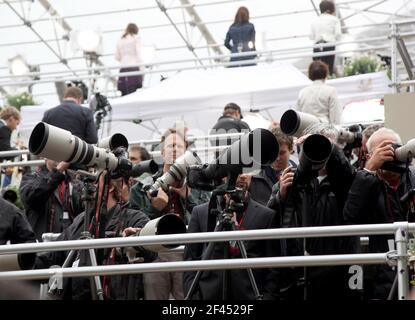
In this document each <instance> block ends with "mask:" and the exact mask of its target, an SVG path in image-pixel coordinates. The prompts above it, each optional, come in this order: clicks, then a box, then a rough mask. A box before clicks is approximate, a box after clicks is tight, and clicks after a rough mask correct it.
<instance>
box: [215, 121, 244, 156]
mask: <svg viewBox="0 0 415 320" xmlns="http://www.w3.org/2000/svg"><path fill="white" fill-rule="evenodd" d="M250 130H251V129H250V128H249V125H248V124H247V123H246V122H244V121H242V120H239V119H235V118H232V117H227V116H221V117H220V118H219V119H218V121H217V122H216V124H215V125H214V126H213V128H212V129H211V131H210V134H225V133H238V132H249V131H250ZM238 140H239V137H236V138H228V139H211V140H210V143H211V144H212V145H213V146H215V147H218V146H228V145H231V144H232V143H234V142H236V141H238ZM219 154H220V151H217V152H216V157H217V156H219Z"/></svg>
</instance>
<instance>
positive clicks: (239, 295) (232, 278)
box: [183, 175, 281, 300]
mask: <svg viewBox="0 0 415 320" xmlns="http://www.w3.org/2000/svg"><path fill="white" fill-rule="evenodd" d="M244 176H245V175H240V176H239V177H238V181H237V187H238V188H241V189H242V190H243V194H244V199H243V205H244V208H243V210H240V211H241V212H234V214H233V217H232V220H233V221H234V223H235V225H236V228H237V229H239V230H254V229H267V228H271V227H277V224H278V221H279V219H276V218H275V212H274V211H273V210H270V209H268V208H266V207H265V206H263V205H261V204H259V203H258V202H255V201H254V200H252V199H250V198H249V193H248V192H247V188H248V185H247V179H246V178H245V177H244ZM226 198H227V196H225V197H224V202H225V201H229V199H226ZM231 201H232V200H231ZM209 205H210V204H209V203H205V204H202V205H199V206H196V207H195V208H194V209H193V211H192V217H191V219H190V222H189V228H188V232H207V231H213V229H214V225H215V222H216V217H215V216H213V215H212V214H210V213H209ZM238 211H239V210H238ZM212 216H213V217H212ZM207 245H208V243H205V244H204V243H194V244H188V245H186V247H185V252H184V258H185V260H187V261H189V260H201V257H202V255H203V253H204V251H205V250H206V247H207ZM244 245H245V248H246V251H247V256H248V258H258V257H274V256H279V255H280V254H281V247H280V242H279V241H278V240H272V241H271V240H253V241H245V242H244ZM225 246H229V257H230V258H241V253H240V250H239V248H238V247H236V245H235V244H233V243H232V242H220V243H218V242H217V243H216V244H215V247H214V250H213V253H212V256H211V257H210V259H224V249H225ZM252 271H253V274H254V278H255V281H256V284H257V286H258V289H259V292H260V294H261V295H263V296H264V298H265V299H274V298H276V297H277V296H278V292H279V290H278V282H279V281H278V273H277V271H276V270H275V269H274V270H272V271H271V270H270V269H252ZM227 272H228V282H227V284H226V285H227V296H226V297H223V292H222V290H223V276H224V271H222V270H219V271H213V270H210V271H204V272H203V273H202V276H201V278H200V281H199V283H198V286H197V289H196V291H195V294H194V295H193V297H191V298H192V299H201V300H214V299H222V298H225V299H229V300H252V299H255V298H256V297H255V295H254V291H253V289H252V285H251V283H250V281H249V277H248V272H247V270H246V269H241V270H229V271H227ZM195 276H196V272H185V273H184V276H183V284H184V290H185V292H188V291H189V289H190V286H191V284H192V282H193V279H194V278H195Z"/></svg>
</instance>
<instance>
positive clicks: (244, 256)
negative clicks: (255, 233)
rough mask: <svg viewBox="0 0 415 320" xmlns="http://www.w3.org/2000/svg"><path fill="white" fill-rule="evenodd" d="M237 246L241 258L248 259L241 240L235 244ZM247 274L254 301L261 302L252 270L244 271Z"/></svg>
mask: <svg viewBox="0 0 415 320" xmlns="http://www.w3.org/2000/svg"><path fill="white" fill-rule="evenodd" d="M236 243H237V244H238V247H239V250H240V251H241V256H242V258H244V259H248V254H247V253H246V248H245V245H244V243H243V242H242V241H241V240H238V241H237V242H236ZM246 271H247V272H248V277H249V281H250V282H251V286H252V290H253V291H254V295H255V299H256V300H262V295H261V294H260V293H259V289H258V285H257V284H256V281H255V277H254V273H253V272H252V269H250V268H249V269H246Z"/></svg>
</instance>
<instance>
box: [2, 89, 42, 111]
mask: <svg viewBox="0 0 415 320" xmlns="http://www.w3.org/2000/svg"><path fill="white" fill-rule="evenodd" d="M35 104H36V102H35V101H34V100H33V96H32V95H31V94H29V93H27V92H23V93H21V94H18V95H14V96H7V105H9V106H12V107H15V108H17V109H18V110H20V108H21V107H22V106H33V105H35Z"/></svg>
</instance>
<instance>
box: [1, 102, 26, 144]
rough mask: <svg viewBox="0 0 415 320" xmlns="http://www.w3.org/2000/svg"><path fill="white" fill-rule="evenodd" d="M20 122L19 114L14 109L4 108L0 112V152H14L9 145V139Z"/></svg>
mask: <svg viewBox="0 0 415 320" xmlns="http://www.w3.org/2000/svg"><path fill="white" fill-rule="evenodd" d="M20 120H21V116H20V112H19V111H18V110H17V109H16V108H15V107H6V108H4V109H2V110H1V112H0V151H9V150H15V149H16V148H12V147H11V145H10V137H11V135H12V132H13V130H15V129H16V128H17V126H18V125H19V123H20Z"/></svg>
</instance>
